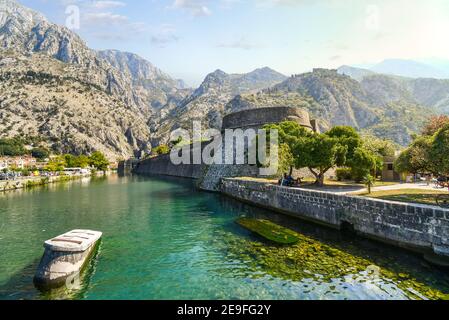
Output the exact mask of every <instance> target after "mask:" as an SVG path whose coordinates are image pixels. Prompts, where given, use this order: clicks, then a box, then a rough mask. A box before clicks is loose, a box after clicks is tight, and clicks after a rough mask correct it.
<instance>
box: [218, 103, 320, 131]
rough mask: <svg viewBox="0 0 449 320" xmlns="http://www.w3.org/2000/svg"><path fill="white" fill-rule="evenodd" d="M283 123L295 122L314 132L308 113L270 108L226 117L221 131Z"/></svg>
mask: <svg viewBox="0 0 449 320" xmlns="http://www.w3.org/2000/svg"><path fill="white" fill-rule="evenodd" d="M283 121H294V122H297V123H298V124H299V125H301V126H302V127H304V128H308V129H310V130H315V126H316V121H313V122H312V121H311V120H310V116H309V113H308V112H307V111H306V110H304V109H301V108H292V107H272V108H258V109H250V110H243V111H239V112H235V113H231V114H228V115H226V116H225V117H224V118H223V127H222V129H223V130H225V129H244V130H245V129H249V128H253V129H259V128H262V127H263V126H264V125H266V124H273V123H279V122H283Z"/></svg>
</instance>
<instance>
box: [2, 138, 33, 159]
mask: <svg viewBox="0 0 449 320" xmlns="http://www.w3.org/2000/svg"><path fill="white" fill-rule="evenodd" d="M25 154H27V150H26V149H25V147H24V142H23V141H22V140H21V139H19V138H13V139H0V156H10V157H16V156H23V155H25Z"/></svg>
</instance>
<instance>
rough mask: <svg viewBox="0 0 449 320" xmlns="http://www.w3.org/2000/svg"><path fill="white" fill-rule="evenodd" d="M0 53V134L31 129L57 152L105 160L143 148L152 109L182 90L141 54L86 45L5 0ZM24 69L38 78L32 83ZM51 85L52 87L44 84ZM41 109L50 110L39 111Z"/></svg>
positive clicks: (178, 96)
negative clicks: (99, 155) (95, 154)
mask: <svg viewBox="0 0 449 320" xmlns="http://www.w3.org/2000/svg"><path fill="white" fill-rule="evenodd" d="M0 58H1V61H2V62H1V64H0V73H1V74H2V75H4V77H2V81H1V82H0V86H1V87H2V96H1V97H2V105H1V108H0V116H1V117H2V118H1V119H2V120H1V121H2V127H1V128H0V137H5V136H6V137H11V136H14V135H17V134H19V135H21V134H26V135H32V134H39V135H40V136H41V137H42V138H43V139H45V140H46V141H48V143H49V145H50V146H51V147H53V148H54V149H55V150H58V151H60V150H64V151H65V152H75V153H80V152H86V151H88V150H91V149H92V148H94V149H95V150H102V151H104V152H105V153H106V154H108V156H110V157H111V158H112V159H114V158H115V159H117V158H122V157H125V158H126V157H131V156H133V155H135V154H137V153H139V152H140V151H141V150H142V149H145V148H147V147H148V143H149V128H148V125H147V123H148V119H149V118H150V117H151V116H152V114H153V113H154V112H155V110H157V109H158V108H160V107H162V106H164V105H172V104H177V103H178V102H179V101H181V100H183V99H184V98H185V97H186V96H187V95H188V94H189V93H190V91H189V90H178V89H177V87H178V84H179V81H178V80H173V79H171V78H170V77H169V76H168V75H166V74H164V73H163V72H162V71H160V70H158V69H157V68H156V67H154V66H152V65H151V64H150V63H149V62H147V61H145V60H144V59H142V58H140V57H138V56H136V55H132V54H128V53H121V52H118V51H103V52H96V51H94V50H91V49H90V48H89V47H87V45H86V44H85V43H84V41H83V40H82V39H81V38H80V37H79V36H78V35H77V34H75V33H74V32H72V31H70V30H69V29H67V28H65V27H63V26H58V25H55V24H53V23H51V22H49V21H48V20H47V19H46V18H45V17H44V16H42V15H41V14H39V13H37V12H35V11H33V10H31V9H28V8H26V7H25V6H23V5H21V4H19V3H18V2H16V1H13V0H2V1H1V2H0ZM28 74H31V75H33V76H32V77H31V78H33V77H34V75H35V74H37V75H38V76H37V78H38V79H41V78H42V77H43V79H44V80H45V81H44V80H42V81H41V80H39V81H34V80H33V81H32V79H29V77H28V76H26V75H28ZM11 75H16V76H17V77H19V79H17V80H16V81H14V79H13V78H12V76H11ZM48 79H50V80H48ZM47 80H48V81H49V82H48V81H47ZM46 81H47V82H46ZM55 82H56V83H57V84H58V86H59V88H54V89H55V90H56V89H58V90H57V91H54V90H53V88H50V87H49V85H48V83H55ZM11 86H13V87H11ZM14 86H17V90H16V91H15V92H14V91H12V88H14ZM24 86H25V87H26V91H22V90H25V89H24ZM61 90H62V91H65V93H64V94H63V92H62V91H61ZM38 92H39V94H40V96H39V97H38V96H37V93H38ZM83 92H85V96H83V95H82V93H83ZM25 95H26V96H25ZM87 96H88V97H89V100H88V101H86V100H85V98H86V97H87ZM18 97H22V98H21V99H19V98H18ZM30 99H32V100H30ZM55 99H56V100H55ZM50 100H51V101H53V102H52V104H51V105H50V104H49V103H50ZM54 101H57V102H58V103H56V102H54ZM94 101H97V103H98V104H93V102H94ZM54 108H59V110H53V109H54ZM47 109H52V110H53V111H52V113H51V114H46V113H45V112H42V111H40V110H47ZM14 110H20V112H14ZM66 113H67V114H66ZM72 113H73V114H72ZM112 113H115V114H114V115H112ZM54 114H56V115H64V114H65V115H66V116H65V117H62V116H61V117H60V118H59V117H56V116H54ZM68 114H70V115H72V116H68ZM45 115H47V116H48V117H49V118H45ZM86 115H89V118H86V119H84V118H83V117H84V116H86ZM119 116H121V117H122V118H120V117H119ZM59 120H61V121H62V120H63V123H60V122H58V121H59ZM44 122H45V125H43V123H44ZM80 123H82V125H81V124H80ZM33 128H34V129H33ZM108 128H109V130H110V133H109V134H108V133H107V129H108ZM19 129H20V131H19ZM61 130H66V131H61ZM86 132H87V133H88V134H86ZM95 132H98V133H99V134H98V135H96V134H95ZM68 136H70V139H69V138H68ZM58 138H59V139H60V140H58Z"/></svg>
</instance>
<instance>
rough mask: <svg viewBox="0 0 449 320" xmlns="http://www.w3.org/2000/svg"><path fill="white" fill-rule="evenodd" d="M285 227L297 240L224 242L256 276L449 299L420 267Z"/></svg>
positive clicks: (229, 238)
mask: <svg viewBox="0 0 449 320" xmlns="http://www.w3.org/2000/svg"><path fill="white" fill-rule="evenodd" d="M254 220H255V219H243V220H242V219H240V220H239V221H240V222H241V221H243V222H247V221H254ZM262 221H263V220H262ZM273 225H274V224H273ZM279 227H280V226H279ZM280 228H282V227H280ZM282 229H284V230H288V231H289V235H291V236H292V237H294V238H296V239H297V241H296V243H294V244H292V245H290V246H279V245H269V244H265V243H262V242H259V241H253V240H251V239H248V238H246V237H245V238H242V237H240V238H235V237H233V236H229V237H228V238H227V240H228V241H227V242H226V243H225V245H226V247H227V252H228V254H229V255H230V256H231V257H232V258H233V259H241V260H242V261H245V262H246V263H247V265H248V267H249V268H250V269H251V270H252V275H251V277H253V278H258V277H259V278H263V277H265V276H266V275H269V276H271V277H274V278H279V279H283V280H289V281H294V282H304V281H307V280H308V279H311V280H313V281H317V282H319V283H328V284H331V283H334V281H336V280H338V279H340V281H341V282H342V283H351V282H355V283H373V284H376V285H379V286H382V287H386V288H390V289H391V290H400V291H401V292H402V293H403V295H404V296H407V297H408V298H409V299H414V300H427V299H429V300H449V294H448V292H447V291H446V290H444V289H442V288H441V287H440V286H438V285H437V284H436V283H435V282H434V281H431V280H429V279H426V278H423V277H421V275H420V272H419V269H417V270H414V269H412V270H405V269H404V268H403V267H402V266H399V265H396V266H395V265H392V264H391V261H390V259H389V258H388V257H387V258H383V260H379V258H378V257H377V258H376V259H374V258H373V257H369V258H366V257H364V256H362V255H357V254H353V253H349V252H347V251H345V250H344V249H340V248H337V247H333V246H331V245H328V244H325V243H322V242H320V241H318V240H315V239H313V238H310V237H307V236H305V235H303V234H300V233H297V232H295V231H293V230H289V229H285V228H282ZM331 287H332V286H331ZM440 288H441V289H440Z"/></svg>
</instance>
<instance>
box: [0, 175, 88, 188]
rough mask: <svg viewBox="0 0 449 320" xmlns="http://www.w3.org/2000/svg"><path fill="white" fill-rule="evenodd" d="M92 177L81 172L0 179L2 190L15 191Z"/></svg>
mask: <svg viewBox="0 0 449 320" xmlns="http://www.w3.org/2000/svg"><path fill="white" fill-rule="evenodd" d="M88 177H92V174H79V175H72V176H68V175H67V176H52V177H32V178H24V179H20V180H6V181H0V192H6V191H13V190H19V189H28V188H32V187H37V186H45V185H48V184H54V183H61V182H67V181H75V180H80V179H83V178H88Z"/></svg>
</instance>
